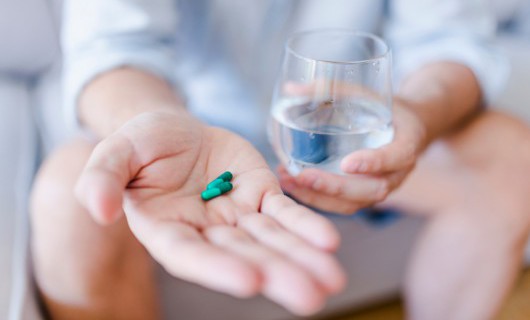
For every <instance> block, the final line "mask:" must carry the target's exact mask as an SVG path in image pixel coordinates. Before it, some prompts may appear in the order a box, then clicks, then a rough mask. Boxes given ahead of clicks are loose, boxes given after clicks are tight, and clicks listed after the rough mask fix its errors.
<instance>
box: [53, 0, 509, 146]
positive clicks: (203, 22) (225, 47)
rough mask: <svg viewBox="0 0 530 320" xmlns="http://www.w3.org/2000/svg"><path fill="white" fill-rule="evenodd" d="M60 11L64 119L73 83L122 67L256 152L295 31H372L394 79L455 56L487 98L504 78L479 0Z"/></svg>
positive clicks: (129, 5) (137, 3) (267, 0)
mask: <svg viewBox="0 0 530 320" xmlns="http://www.w3.org/2000/svg"><path fill="white" fill-rule="evenodd" d="M65 8H66V10H65V20H64V28H65V32H64V34H63V45H64V50H65V71H66V73H65V83H66V92H65V93H66V106H67V108H68V110H69V112H70V116H69V118H70V121H71V122H74V123H75V119H76V117H75V101H76V98H77V96H78V95H79V93H80V91H81V90H82V88H83V87H84V86H85V85H86V84H87V83H88V82H89V81H90V80H91V79H93V78H94V77H96V76H97V75H99V74H100V73H102V72H106V71H108V70H110V69H112V68H116V67H119V66H124V65H132V66H136V67H138V68H143V69H146V70H148V71H151V72H153V73H155V74H157V75H160V76H161V77H164V78H166V79H168V81H171V82H172V83H175V84H176V85H177V86H178V87H179V88H180V90H181V92H183V94H184V95H185V96H186V97H187V99H188V105H189V108H190V110H191V111H192V112H193V113H195V114H196V115H197V116H198V117H200V118H202V119H203V120H204V121H206V122H208V123H210V124H214V125H221V126H225V127H228V128H230V129H232V130H234V131H236V132H238V133H240V134H242V135H243V136H245V137H247V138H248V139H250V140H251V141H252V142H253V143H254V144H255V145H256V146H257V147H258V148H260V149H261V150H262V151H265V149H266V148H267V147H266V146H267V142H266V134H265V123H266V117H267V107H268V104H269V100H270V95H271V93H272V88H273V85H274V80H275V77H276V73H277V71H278V68H279V64H280V60H281V56H282V51H283V44H284V42H285V39H286V38H287V36H288V35H289V34H290V33H292V32H293V31H297V30H304V29H315V28H330V27H334V28H348V29H356V30H362V31H368V32H372V33H377V34H380V35H382V36H383V37H385V38H386V40H387V41H388V42H389V43H390V45H391V47H392V49H393V53H394V61H395V71H396V72H395V74H396V79H397V80H398V81H399V79H401V78H402V77H404V76H405V75H406V74H408V73H410V72H412V71H414V70H415V69H417V68H419V67H421V66H422V65H424V64H426V63H429V62H432V61H436V60H451V61H457V62H460V63H463V64H464V65H466V66H468V67H469V68H471V69H472V70H473V72H474V73H475V75H476V76H477V78H478V80H479V82H480V84H481V86H482V90H483V93H484V96H485V98H486V99H491V98H492V97H493V96H495V95H496V94H497V93H498V92H499V91H500V90H501V89H502V84H503V82H504V80H505V78H506V75H507V67H506V64H505V61H504V60H503V59H502V57H501V56H500V55H499V54H498V53H497V52H496V50H495V49H494V47H493V46H492V45H491V43H490V41H491V40H492V37H493V36H494V35H495V31H496V21H495V17H494V16H493V14H492V11H490V10H489V9H488V8H489V6H488V5H487V1H486V0H484V1H483V0H466V1H460V0H444V1H439V0H393V1H384V0H326V1H321V0H259V1H248V0H181V1H173V0H90V1H85V0H67V1H66V6H65ZM265 153H267V152H265Z"/></svg>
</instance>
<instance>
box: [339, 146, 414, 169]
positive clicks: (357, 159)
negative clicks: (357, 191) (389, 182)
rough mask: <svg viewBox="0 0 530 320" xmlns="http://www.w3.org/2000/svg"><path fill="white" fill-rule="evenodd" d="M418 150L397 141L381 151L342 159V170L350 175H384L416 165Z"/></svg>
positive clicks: (362, 152)
mask: <svg viewBox="0 0 530 320" xmlns="http://www.w3.org/2000/svg"><path fill="white" fill-rule="evenodd" d="M416 150H417V148H416V146H415V144H414V143H412V142H410V141H400V140H396V141H393V142H391V143H390V144H388V145H386V146H384V147H381V148H379V149H364V150H359V151H355V152H353V153H351V154H349V155H347V156H346V157H344V158H343V159H342V162H341V165H340V168H341V170H342V171H344V172H346V173H349V174H383V173H390V172H393V171H398V170H405V169H407V168H410V167H412V166H413V165H414V162H415V161H416V153H417V151H416Z"/></svg>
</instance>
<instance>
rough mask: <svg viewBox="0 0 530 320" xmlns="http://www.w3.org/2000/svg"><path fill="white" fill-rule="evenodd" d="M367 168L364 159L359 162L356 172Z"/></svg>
mask: <svg viewBox="0 0 530 320" xmlns="http://www.w3.org/2000/svg"><path fill="white" fill-rule="evenodd" d="M367 169H368V164H367V163H366V162H364V161H361V162H359V167H358V168H357V171H358V172H365V171H366V170H367Z"/></svg>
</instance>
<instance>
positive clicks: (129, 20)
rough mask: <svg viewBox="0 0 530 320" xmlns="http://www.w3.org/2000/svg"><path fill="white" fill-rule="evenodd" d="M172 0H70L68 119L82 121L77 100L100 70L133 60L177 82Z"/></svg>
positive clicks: (66, 24) (66, 17)
mask: <svg viewBox="0 0 530 320" xmlns="http://www.w3.org/2000/svg"><path fill="white" fill-rule="evenodd" d="M176 24H177V10H176V3H175V2H174V1H173V0H66V1H65V3H64V7H63V25H62V39H61V41H62V47H63V53H64V70H63V81H64V85H63V88H64V89H63V90H64V93H63V98H64V106H65V108H66V110H65V111H66V112H65V115H66V117H67V119H66V121H67V123H68V124H69V125H70V126H73V127H78V117H77V100H78V97H79V95H80V93H81V91H82V90H83V89H84V87H85V86H86V85H87V84H88V83H89V82H90V81H92V80H93V79H94V78H95V77H97V76H98V75H100V74H102V73H104V72H107V71H109V70H111V69H115V68H118V67H123V66H133V67H137V68H140V69H143V70H146V71H148V72H151V73H153V74H155V75H158V76H160V77H162V78H164V79H166V80H167V81H168V82H170V83H174V70H175V68H174V65H175V63H176V62H175V61H176V60H175V57H174V55H175V37H176Z"/></svg>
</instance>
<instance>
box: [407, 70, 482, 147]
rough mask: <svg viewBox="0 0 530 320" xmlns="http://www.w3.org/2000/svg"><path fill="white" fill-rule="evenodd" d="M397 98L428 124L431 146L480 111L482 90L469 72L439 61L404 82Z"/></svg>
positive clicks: (427, 135)
mask: <svg viewBox="0 0 530 320" xmlns="http://www.w3.org/2000/svg"><path fill="white" fill-rule="evenodd" d="M398 99H401V100H403V102H404V105H405V106H406V107H408V108H409V109H410V110H411V111H413V112H414V113H415V114H416V115H417V116H418V117H419V118H420V120H421V121H422V122H423V124H424V125H425V129H426V141H425V145H428V144H429V143H430V142H431V141H433V140H435V139H436V138H438V137H439V136H441V135H443V134H444V133H446V132H448V131H450V130H452V129H453V128H455V127H457V126H458V125H460V124H461V123H462V122H463V121H465V120H466V119H467V118H468V117H470V116H472V115H473V114H474V113H475V112H476V111H477V110H478V108H479V106H480V103H481V91H480V87H479V84H478V82H477V79H476V78H475V76H474V74H473V72H472V71H471V70H470V69H468V68H467V67H465V66H463V65H461V64H458V63H453V62H439V63H434V64H430V65H427V66H425V67H424V68H422V69H420V70H419V71H417V72H415V73H414V74H412V75H411V76H409V77H408V78H407V79H405V81H404V82H403V84H402V85H401V87H400V89H399V92H398Z"/></svg>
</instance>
